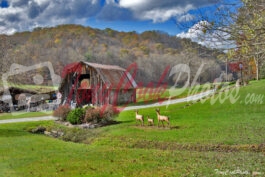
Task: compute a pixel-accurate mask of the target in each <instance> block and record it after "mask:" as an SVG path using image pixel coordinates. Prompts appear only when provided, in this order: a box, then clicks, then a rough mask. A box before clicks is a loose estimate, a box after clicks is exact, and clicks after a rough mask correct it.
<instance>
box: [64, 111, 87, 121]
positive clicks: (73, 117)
mask: <svg viewBox="0 0 265 177" xmlns="http://www.w3.org/2000/svg"><path fill="white" fill-rule="evenodd" d="M84 115H85V111H84V109H83V108H76V109H74V110H72V111H71V112H70V113H69V114H68V115H67V118H66V119H67V121H69V122H70V123H71V124H81V123H82V122H83V121H84Z"/></svg>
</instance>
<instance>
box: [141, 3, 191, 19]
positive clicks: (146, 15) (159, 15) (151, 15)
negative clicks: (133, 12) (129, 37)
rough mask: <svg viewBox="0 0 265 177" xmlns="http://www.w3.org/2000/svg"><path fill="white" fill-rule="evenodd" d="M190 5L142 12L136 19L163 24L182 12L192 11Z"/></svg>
mask: <svg viewBox="0 0 265 177" xmlns="http://www.w3.org/2000/svg"><path fill="white" fill-rule="evenodd" d="M193 8H194V7H193V6H192V5H187V6H186V7H184V8H183V7H173V8H167V9H153V10H149V11H145V12H142V13H140V14H138V15H137V16H138V18H141V19H143V20H153V22H155V23H157V22H164V21H167V20H169V19H170V18H172V17H175V16H177V15H180V14H182V13H183V12H184V11H188V10H191V9H193Z"/></svg>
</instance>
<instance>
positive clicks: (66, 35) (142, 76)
mask: <svg viewBox="0 0 265 177" xmlns="http://www.w3.org/2000/svg"><path fill="white" fill-rule="evenodd" d="M0 50H1V51H0V54H1V55H0V57H1V65H0V70H1V73H5V72H8V71H9V69H10V66H11V64H12V63H18V64H21V65H26V66H31V65H33V64H37V63H40V62H44V61H50V62H52V64H53V67H54V70H55V73H56V74H58V75H60V73H61V71H62V69H63V67H64V66H65V65H66V64H69V63H71V62H75V61H80V60H84V61H89V62H97V63H103V64H114V65H119V66H121V67H124V68H127V67H128V66H129V65H130V64H132V63H134V62H136V63H137V64H138V72H137V77H136V80H137V82H143V83H145V84H147V83H149V82H154V83H156V82H158V80H159V78H160V77H161V75H162V73H163V71H164V70H165V69H166V68H167V66H171V67H173V66H174V65H176V64H180V63H182V64H188V65H189V66H190V68H191V75H192V76H194V75H195V74H196V72H197V70H198V68H199V67H200V65H201V64H202V63H205V66H204V68H203V73H202V74H201V75H200V78H199V79H200V82H206V81H213V79H214V78H215V77H218V75H219V74H220V71H221V65H220V62H219V61H218V60H217V55H218V54H217V53H218V52H216V51H214V50H211V49H207V48H205V47H203V46H200V45H198V44H197V43H193V42H191V41H190V40H188V39H180V38H176V37H175V36H169V35H167V34H165V33H162V32H157V31H147V32H144V33H141V34H138V33H136V32H118V31H114V30H112V29H105V30H99V29H92V28H90V27H83V26H79V25H60V26H57V27H52V28H36V29H34V30H33V31H32V32H21V33H16V34H14V35H11V36H6V35H0ZM42 72H44V73H46V74H48V73H47V72H48V71H47V70H46V71H42ZM25 77H29V76H28V75H27V76H25V75H24V76H22V75H21V76H20V77H16V78H15V79H16V80H19V81H22V80H23V82H24V83H30V80H26V79H25ZM47 77H48V76H47ZM191 78H192V77H191ZM172 79H173V78H170V79H169V78H168V77H167V78H166V79H165V80H164V82H168V83H171V84H172V83H173V82H172Z"/></svg>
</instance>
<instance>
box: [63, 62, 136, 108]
mask: <svg viewBox="0 0 265 177" xmlns="http://www.w3.org/2000/svg"><path fill="white" fill-rule="evenodd" d="M136 87H137V84H136V82H135V81H134V79H133V77H132V76H131V74H130V73H129V72H127V71H126V70H125V69H123V68H121V67H119V66H116V65H103V64H98V63H90V62H84V61H81V62H77V63H71V64H69V65H67V66H66V67H65V68H64V70H63V73H62V83H61V85H60V87H59V91H60V93H61V94H62V102H61V103H62V104H71V105H76V106H83V105H87V104H92V105H96V106H102V105H107V104H112V105H121V104H127V103H134V102H135V101H136Z"/></svg>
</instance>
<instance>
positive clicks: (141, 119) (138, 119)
mask: <svg viewBox="0 0 265 177" xmlns="http://www.w3.org/2000/svg"><path fill="white" fill-rule="evenodd" d="M135 113H136V115H135V119H136V123H137V122H140V123H141V125H142V126H143V125H144V116H143V115H140V114H138V110H136V111H135Z"/></svg>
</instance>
